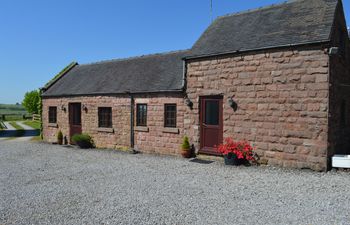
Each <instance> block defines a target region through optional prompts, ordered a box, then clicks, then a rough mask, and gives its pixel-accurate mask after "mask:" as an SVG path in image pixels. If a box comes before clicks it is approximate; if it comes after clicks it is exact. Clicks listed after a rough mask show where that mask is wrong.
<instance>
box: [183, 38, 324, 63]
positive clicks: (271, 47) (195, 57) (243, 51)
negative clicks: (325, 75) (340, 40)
mask: <svg viewBox="0 0 350 225" xmlns="http://www.w3.org/2000/svg"><path fill="white" fill-rule="evenodd" d="M329 42H330V40H322V41H316V42H315V41H314V42H305V43H294V44H288V45H277V46H267V47H262V48H252V49H243V50H235V51H227V52H223V53H212V54H203V55H193V56H185V57H183V58H182V59H183V60H191V59H201V58H209V57H214V56H225V55H232V54H239V53H246V52H253V51H261V50H270V49H276V48H288V47H289V48H290V47H297V46H303V45H317V44H326V43H329Z"/></svg>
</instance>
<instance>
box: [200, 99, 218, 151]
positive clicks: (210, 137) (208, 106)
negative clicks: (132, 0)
mask: <svg viewBox="0 0 350 225" xmlns="http://www.w3.org/2000/svg"><path fill="white" fill-rule="evenodd" d="M200 103H201V105H200V132H201V134H200V148H201V149H200V153H204V154H210V155H220V154H219V153H218V152H217V146H218V145H219V144H221V143H222V141H223V112H222V111H223V110H222V107H223V105H222V96H210V97H201V99H200Z"/></svg>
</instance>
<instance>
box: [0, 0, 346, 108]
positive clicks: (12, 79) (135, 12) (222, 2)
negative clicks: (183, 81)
mask: <svg viewBox="0 0 350 225" xmlns="http://www.w3.org/2000/svg"><path fill="white" fill-rule="evenodd" d="M280 2H283V1H280V0H249V1H247V0H234V1H233V0H213V16H214V18H215V17H217V16H220V15H224V14H227V13H232V12H238V11H242V10H246V9H251V8H256V7H260V6H265V5H270V4H274V3H280ZM344 8H345V11H346V17H347V21H348V22H347V23H348V24H349V25H350V1H348V0H346V1H344ZM0 21H1V23H0V32H1V35H0V84H1V85H0V103H16V102H21V101H22V99H23V95H24V93H25V92H26V91H29V90H33V89H36V88H39V87H42V86H43V85H44V84H45V83H46V82H47V81H49V80H50V79H51V78H52V77H53V76H54V75H55V74H56V73H58V72H59V71H60V70H61V69H62V68H64V67H65V66H66V65H68V64H69V63H70V62H72V61H77V62H79V63H80V64H83V63H89V62H95V61H101V60H107V59H114V58H124V57H129V56H135V55H143V54H149V53H156V52H165V51H171V50H179V49H187V48H190V47H191V46H192V44H193V43H194V42H195V41H196V40H197V39H198V37H199V36H200V35H201V33H202V32H203V31H204V30H205V29H206V28H207V26H208V25H209V24H210V21H211V19H210V0H172V1H170V0H168V1H165V0H32V1H27V0H0ZM87 82H88V81H87Z"/></svg>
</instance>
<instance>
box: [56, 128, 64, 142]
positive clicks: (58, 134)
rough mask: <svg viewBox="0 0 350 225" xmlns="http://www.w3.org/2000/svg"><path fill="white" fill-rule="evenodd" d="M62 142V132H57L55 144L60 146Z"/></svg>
mask: <svg viewBox="0 0 350 225" xmlns="http://www.w3.org/2000/svg"><path fill="white" fill-rule="evenodd" d="M62 142H63V134H62V131H58V133H57V143H58V144H60V145H61V144H62Z"/></svg>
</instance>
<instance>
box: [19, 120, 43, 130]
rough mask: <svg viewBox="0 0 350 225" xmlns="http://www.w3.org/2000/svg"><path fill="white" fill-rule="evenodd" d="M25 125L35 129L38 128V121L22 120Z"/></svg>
mask: <svg viewBox="0 0 350 225" xmlns="http://www.w3.org/2000/svg"><path fill="white" fill-rule="evenodd" d="M23 123H24V124H25V125H27V126H30V127H32V128H34V129H36V130H40V122H38V121H31V120H27V121H24V122H23Z"/></svg>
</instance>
